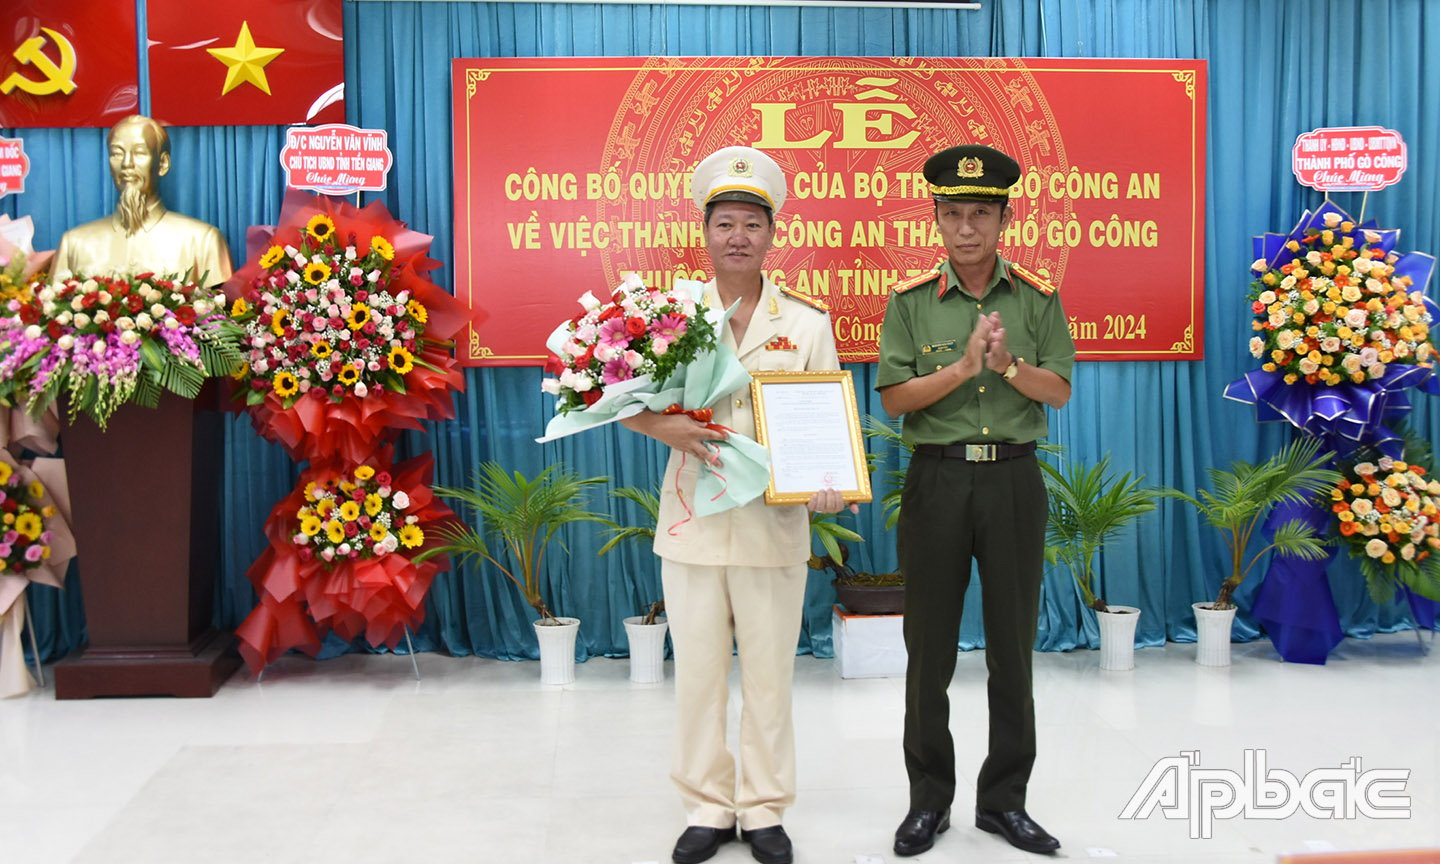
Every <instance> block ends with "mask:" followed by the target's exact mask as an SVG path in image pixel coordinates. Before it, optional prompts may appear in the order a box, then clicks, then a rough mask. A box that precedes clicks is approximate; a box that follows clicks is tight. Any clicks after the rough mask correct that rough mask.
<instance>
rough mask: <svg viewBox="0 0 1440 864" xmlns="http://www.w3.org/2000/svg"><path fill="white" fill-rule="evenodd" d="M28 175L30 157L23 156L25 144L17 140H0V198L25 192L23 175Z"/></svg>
mask: <svg viewBox="0 0 1440 864" xmlns="http://www.w3.org/2000/svg"><path fill="white" fill-rule="evenodd" d="M29 173H30V157H28V156H26V155H25V142H24V141H21V140H20V139H19V138H0V198H4V197H5V196H6V195H9V194H11V193H12V192H13V193H15V194H17V195H18V194H20V193H21V192H24V191H25V175H26V174H29Z"/></svg>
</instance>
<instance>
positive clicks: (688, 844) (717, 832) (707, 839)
mask: <svg viewBox="0 0 1440 864" xmlns="http://www.w3.org/2000/svg"><path fill="white" fill-rule="evenodd" d="M734 839H735V826H733V825H732V826H730V827H729V828H707V827H706V826H704V825H691V826H690V827H689V828H686V829H685V833H683V834H681V835H680V839H679V840H676V841H675V851H674V852H672V853H670V860H671V861H674V862H675V864H700V862H701V861H709V860H710V859H711V858H714V857H715V853H716V852H718V851H720V844H721V843H729V842H730V841H731V840H734Z"/></svg>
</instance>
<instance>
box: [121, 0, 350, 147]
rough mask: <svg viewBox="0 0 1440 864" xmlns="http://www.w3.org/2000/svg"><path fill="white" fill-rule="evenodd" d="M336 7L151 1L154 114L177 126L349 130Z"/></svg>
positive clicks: (320, 2)
mask: <svg viewBox="0 0 1440 864" xmlns="http://www.w3.org/2000/svg"><path fill="white" fill-rule="evenodd" d="M340 4H341V0H229V2H225V3H213V4H211V3H206V4H203V6H200V5H197V4H196V3H195V2H194V0H149V2H148V4H147V6H146V10H147V15H148V16H149V17H148V19H147V20H148V22H149V38H150V105H151V113H152V114H153V115H154V117H155V119H157V120H159V121H161V122H163V123H169V124H171V125H175V126H241V125H257V124H275V125H280V124H286V123H311V124H319V123H343V122H344V121H345V103H344V96H345V42H344V31H343V28H342V26H341V12H340ZM202 9H203V11H201V10H202Z"/></svg>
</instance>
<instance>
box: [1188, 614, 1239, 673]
mask: <svg viewBox="0 0 1440 864" xmlns="http://www.w3.org/2000/svg"><path fill="white" fill-rule="evenodd" d="M1214 605H1215V604H1213V603H1192V604H1191V606H1190V608H1192V609H1194V610H1195V634H1196V639H1195V662H1196V663H1199V664H1200V665H1201V666H1229V665H1230V628H1231V627H1232V626H1233V625H1234V623H1235V607H1234V606H1233V605H1232V606H1231V607H1230V608H1229V609H1219V610H1217V609H1212V608H1211V607H1212V606H1214Z"/></svg>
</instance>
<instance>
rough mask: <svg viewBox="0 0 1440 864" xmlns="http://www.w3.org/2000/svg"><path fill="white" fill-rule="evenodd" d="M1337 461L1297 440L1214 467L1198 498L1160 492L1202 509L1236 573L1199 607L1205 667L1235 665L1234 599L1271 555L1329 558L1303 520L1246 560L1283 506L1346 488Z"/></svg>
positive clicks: (1313, 443) (1278, 531)
mask: <svg viewBox="0 0 1440 864" xmlns="http://www.w3.org/2000/svg"><path fill="white" fill-rule="evenodd" d="M1332 455H1333V454H1331V453H1328V452H1326V453H1321V452H1320V441H1319V440H1318V439H1315V438H1310V437H1308V436H1307V437H1304V438H1298V439H1296V440H1294V441H1291V442H1290V443H1289V444H1288V445H1286V446H1285V447H1284V448H1283V449H1281V450H1280V452H1278V453H1276V454H1274V455H1273V456H1271V457H1270V458H1269V459H1267V460H1265V461H1264V462H1261V463H1260V464H1258V465H1255V464H1251V463H1249V462H1240V461H1237V462H1234V463H1231V465H1230V467H1229V468H1228V469H1224V468H1211V469H1210V470H1209V474H1210V486H1211V489H1201V490H1199V492H1198V494H1197V495H1190V494H1188V493H1185V492H1181V491H1180V490H1178V489H1161V490H1159V494H1161V495H1163V496H1165V497H1167V498H1176V499H1179V500H1181V501H1184V502H1186V503H1187V504H1189V505H1190V506H1191V507H1194V508H1195V510H1196V512H1198V513H1199V514H1200V516H1201V518H1203V519H1204V520H1205V521H1206V522H1207V523H1208V524H1209V525H1211V526H1212V527H1214V528H1215V529H1217V530H1218V531H1219V532H1220V536H1221V537H1222V538H1223V539H1224V541H1225V546H1226V550H1227V552H1228V553H1229V556H1230V573H1229V574H1228V575H1227V576H1226V577H1225V579H1224V581H1222V582H1221V583H1220V590H1219V592H1218V593H1217V594H1216V596H1215V600H1214V601H1213V602H1209V603H1195V604H1193V608H1194V609H1195V629H1196V633H1197V636H1198V648H1197V650H1196V656H1195V660H1196V662H1197V663H1200V664H1201V665H1204V666H1228V665H1230V629H1231V626H1232V624H1233V623H1234V620H1235V604H1234V603H1233V602H1232V600H1231V597H1232V595H1233V594H1234V593H1235V589H1236V588H1238V587H1240V583H1241V582H1243V581H1245V577H1246V576H1248V575H1249V573H1250V571H1251V570H1253V569H1254V568H1255V565H1256V564H1258V563H1259V562H1260V560H1261V559H1262V558H1264V557H1265V556H1266V555H1267V554H1268V553H1270V552H1275V553H1276V554H1279V555H1289V556H1293V557H1295V558H1300V559H1303V560H1312V561H1313V560H1318V559H1320V558H1323V557H1325V555H1326V553H1327V550H1326V549H1325V544H1326V540H1325V538H1323V537H1321V536H1319V535H1317V534H1316V532H1315V529H1314V528H1312V527H1310V526H1309V525H1306V524H1305V523H1304V522H1303V521H1302V520H1299V519H1292V520H1289V521H1287V522H1285V523H1283V524H1281V525H1278V526H1276V528H1275V531H1274V536H1273V537H1272V538H1271V540H1270V542H1269V543H1266V544H1265V545H1264V546H1262V547H1261V548H1260V549H1259V551H1257V552H1255V553H1254V554H1253V555H1251V556H1250V557H1249V558H1248V559H1247V558H1246V557H1245V556H1246V554H1247V553H1248V552H1249V549H1250V545H1251V541H1252V540H1253V539H1254V536H1255V532H1256V529H1258V528H1260V526H1261V525H1262V524H1263V522H1264V520H1265V516H1266V515H1267V514H1268V513H1269V512H1270V511H1271V509H1272V508H1274V507H1275V506H1276V505H1279V504H1285V503H1295V504H1303V503H1306V502H1308V501H1312V500H1314V499H1315V498H1317V497H1318V496H1320V495H1327V496H1328V495H1329V493H1330V489H1331V487H1333V486H1335V485H1336V484H1337V483H1339V482H1340V473H1339V472H1337V471H1335V470H1333V469H1331V468H1329V467H1327V465H1328V464H1329V462H1330V459H1331V456H1332ZM1212 490H1213V491H1212Z"/></svg>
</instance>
